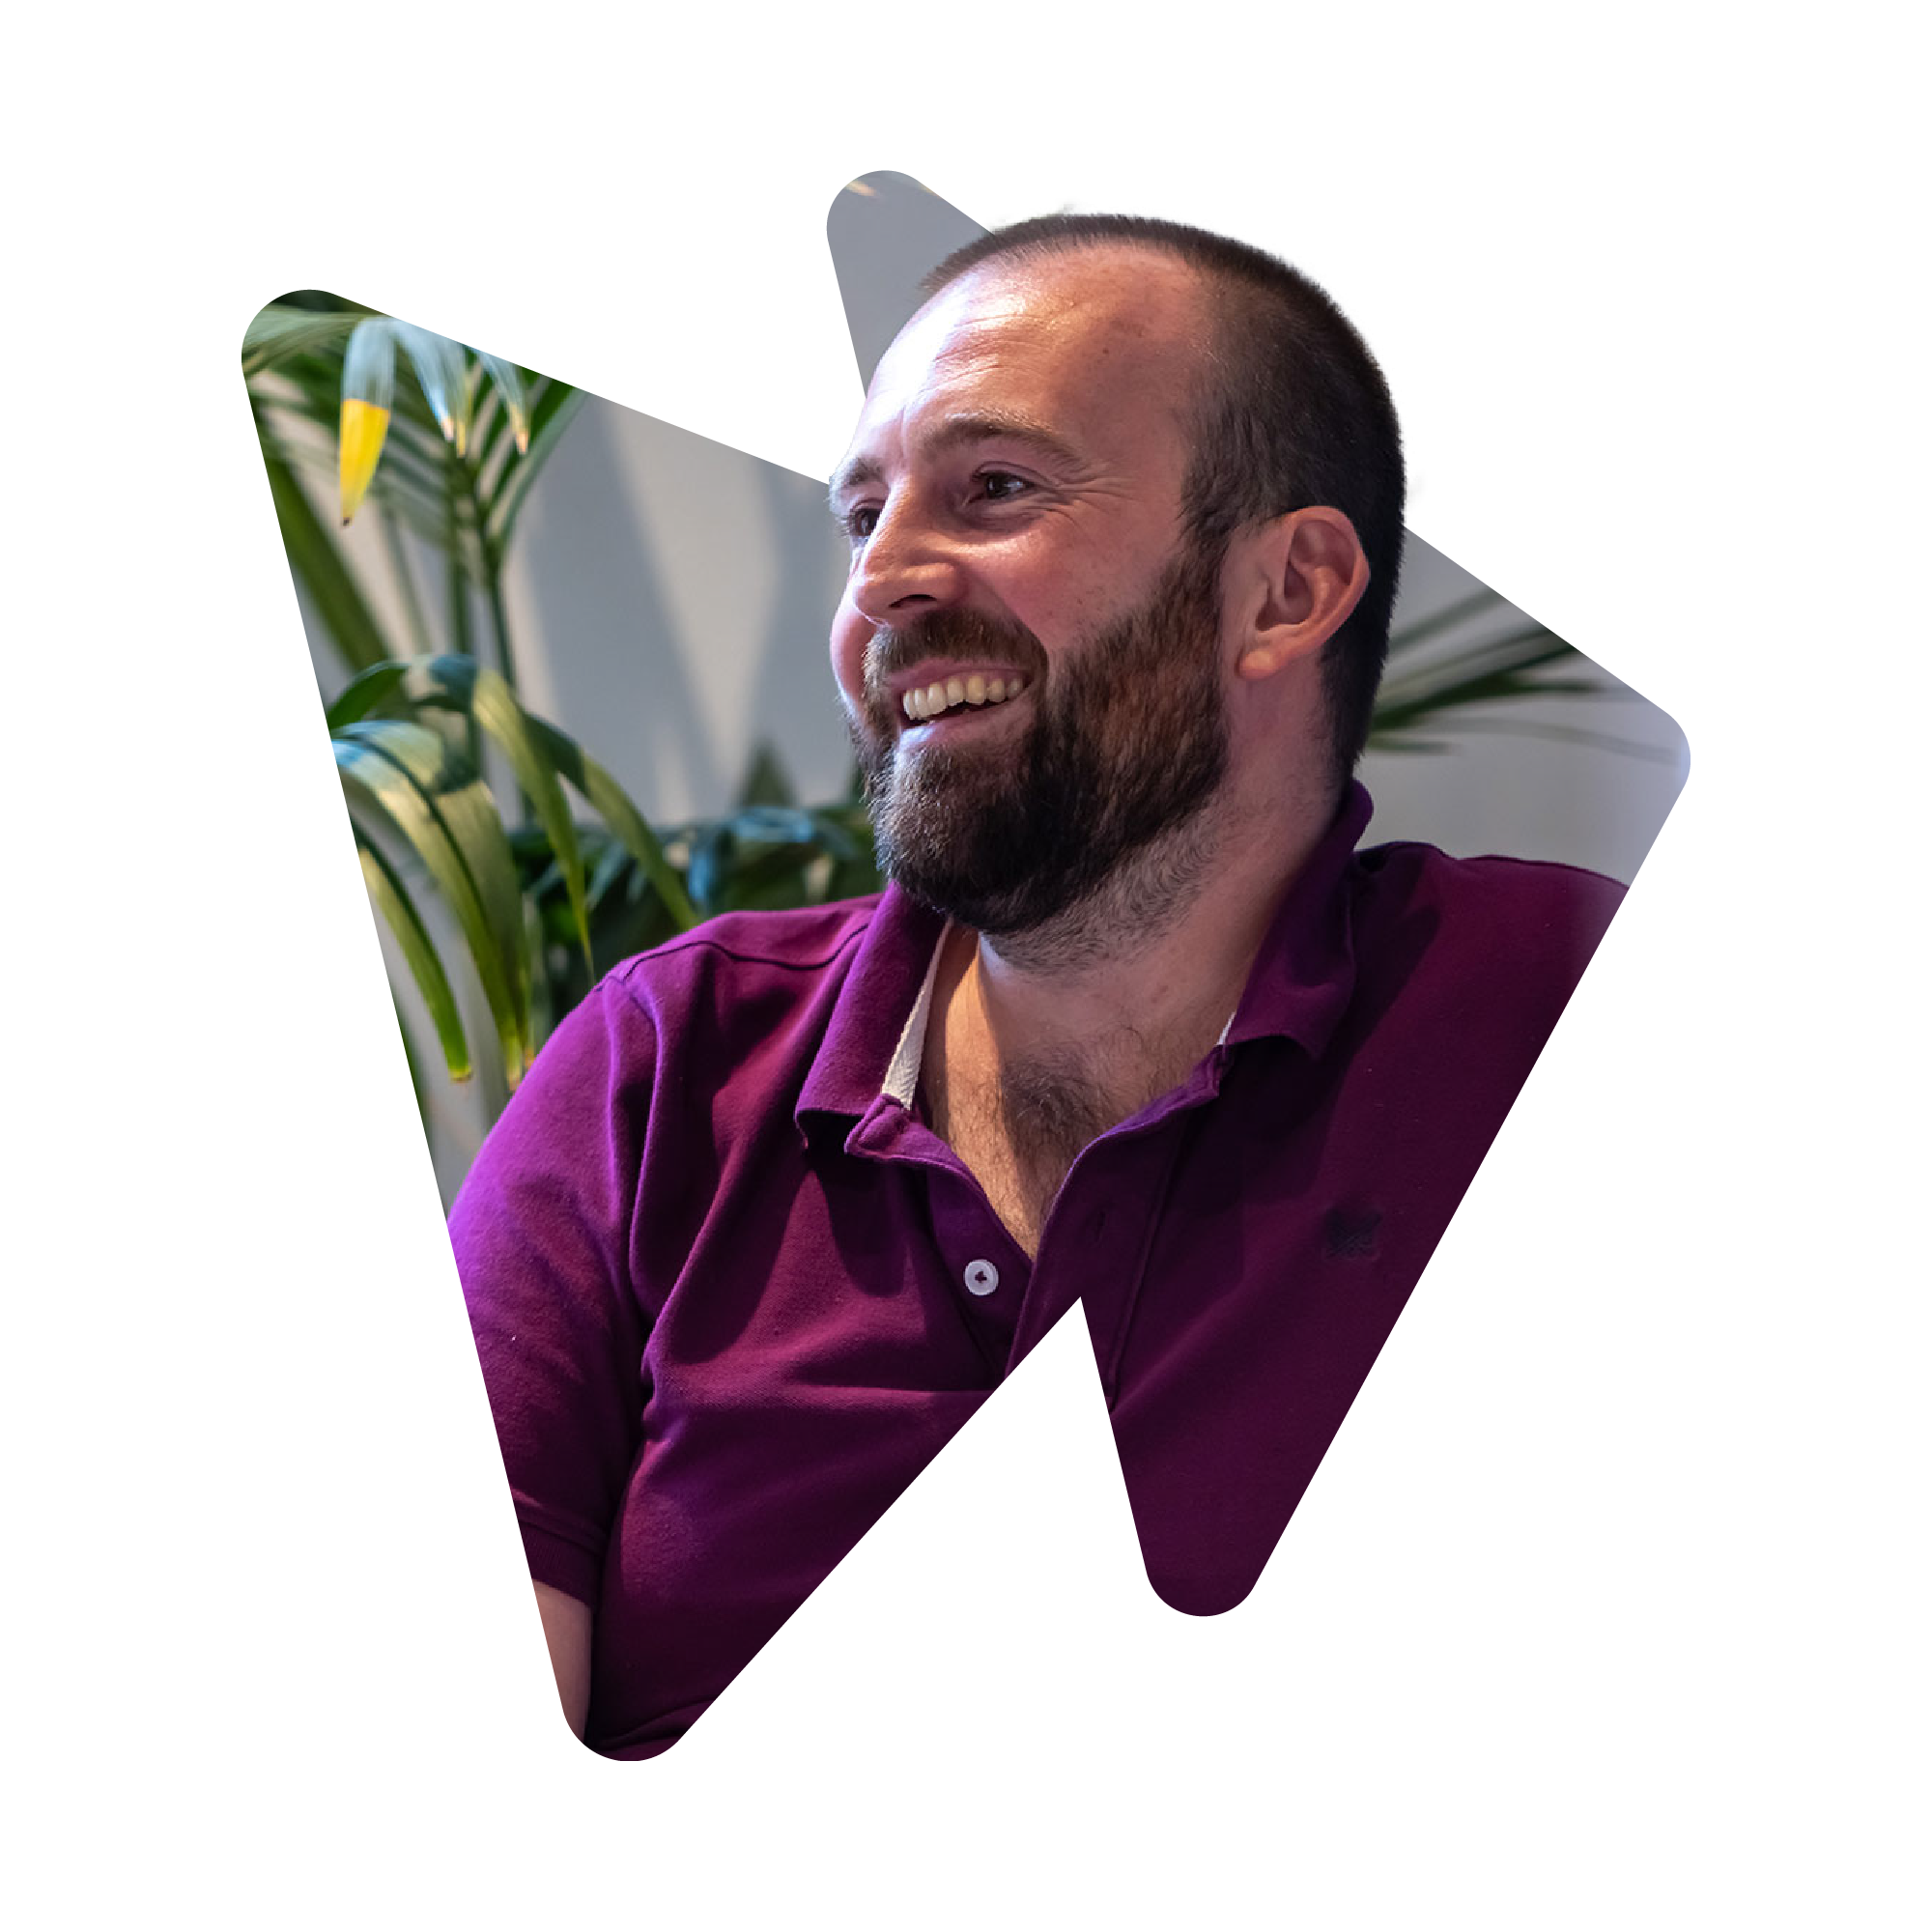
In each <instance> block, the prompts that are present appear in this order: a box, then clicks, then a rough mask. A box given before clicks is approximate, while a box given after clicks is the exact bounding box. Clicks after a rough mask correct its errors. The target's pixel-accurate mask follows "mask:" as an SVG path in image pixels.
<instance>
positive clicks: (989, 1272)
mask: <svg viewBox="0 0 1932 1932" xmlns="http://www.w3.org/2000/svg"><path fill="white" fill-rule="evenodd" d="M999 1285H1000V1271H999V1269H998V1268H996V1267H995V1266H994V1265H993V1264H992V1263H991V1262H968V1263H967V1264H966V1293H968V1294H991V1293H992V1292H993V1291H994V1290H995V1289H996V1288H998V1287H999Z"/></svg>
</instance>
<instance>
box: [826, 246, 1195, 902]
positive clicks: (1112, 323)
mask: <svg viewBox="0 0 1932 1932" xmlns="http://www.w3.org/2000/svg"><path fill="white" fill-rule="evenodd" d="M1206 327H1207V324H1206V320H1205V317H1204V316H1203V313H1202V310H1201V306H1200V302H1199V298H1198V296H1197V293H1196V289H1195V285H1194V283H1193V281H1192V278H1191V276H1190V275H1189V274H1188V272H1187V271H1186V270H1184V269H1182V268H1180V267H1179V265H1177V264H1172V263H1169V262H1167V261H1166V260H1164V259H1163V258H1161V257H1159V256H1154V255H1149V254H1147V253H1145V252H1142V251H1130V250H1120V251H1116V250H1097V249H1096V250H1093V251H1083V252H1081V253H1078V254H1074V255H1071V256H1068V257H1064V258H1061V259H1059V260H1056V261H1053V262H1049V263H1045V264H1041V265H1035V266H1033V267H1030V268H1024V269H1022V268H1015V267H1013V266H1010V265H1005V264H999V263H995V264H990V265H988V266H987V267H986V268H984V269H982V270H978V271H976V272H974V273H972V274H969V275H968V276H966V277H964V278H962V280H961V281H959V282H957V283H954V284H953V285H952V287H951V288H949V289H947V290H945V291H943V292H942V294H941V295H940V297H939V298H936V299H935V300H934V301H933V302H932V303H930V304H928V306H927V307H926V308H925V309H924V310H923V311H922V312H921V313H920V315H919V316H917V317H915V318H914V320H913V321H912V323H911V324H909V325H908V326H907V327H906V329H905V331H904V332H903V333H902V334H901V335H900V336H899V338H898V340H897V342H895V344H894V346H893V348H892V349H891V350H890V351H889V352H888V354H887V355H886V357H885V359H884V360H883V361H882V362H881V364H880V365H879V370H878V373H877V375H876V377H875V378H874V380H873V384H872V387H871V390H870V393H869V394H868V395H867V401H866V407H865V411H864V412H863V413H862V415H861V417H860V421H859V427H858V430H857V432H856V434H855V435H854V438H853V441H852V446H851V449H850V451H849V452H848V455H847V458H846V461H845V463H844V464H843V465H842V466H841V469H840V471H839V474H838V478H837V479H836V480H835V485H834V509H835V511H836V512H837V513H838V515H839V516H840V518H841V520H842V521H843V522H844V524H845V526H846V528H847V531H848V533H849V535H850V537H851V541H852V559H853V560H852V572H851V576H850V579H849V581H848V583H847V586H846V591H845V596H844V598H843V600H842V601H841V603H840V605H839V609H838V615H837V617H836V619H835V621H834V628H833V634H832V655H833V664H834V668H835V669H836V671H837V673H838V684H839V689H840V692H841V694H842V696H843V697H844V700H845V706H846V713H847V719H848V723H849V724H850V725H851V728H852V735H853V739H854V743H855V745H856V746H857V748H858V751H859V754H860V758H861V761H862V764H863V765H864V767H865V769H866V773H867V782H868V787H869V795H870V797H871V800H872V808H873V816H874V820H875V823H876V825H877V828H878V832H879V841H880V849H881V856H882V859H883V860H884V862H885V864H886V867H887V869H888V871H890V872H891V873H892V875H893V876H894V877H895V878H897V879H898V880H899V881H900V882H901V884H903V885H904V886H906V887H907V888H908V889H909V890H911V891H912V892H914V893H915V894H916V895H919V896H920V897H922V898H924V899H926V900H928V901H929V902H930V903H932V904H935V905H938V906H940V907H942V908H943V909H945V910H946V911H948V912H950V913H952V915H953V916H954V917H955V918H958V919H960V920H962V921H964V922H965V923H968V924H970V925H973V926H976V927H978V928H979V929H980V930H981V931H987V932H994V933H1002V932H1018V931H1025V930H1028V929H1030V928H1032V927H1034V926H1037V925H1038V924H1040V923H1044V922H1045V921H1047V920H1050V919H1052V918H1053V917H1054V916H1055V915H1056V914H1057V913H1059V912H1060V911H1062V910H1064V909H1065V908H1066V907H1068V906H1070V905H1072V904H1074V903H1076V902H1077V901H1078V900H1079V899H1081V898H1082V897H1084V896H1085V895H1087V894H1088V893H1090V892H1091V891H1092V890H1093V889H1094V887H1095V886H1097V885H1098V884H1099V883H1100V882H1101V881H1102V880H1104V879H1105V878H1106V877H1107V876H1108V875H1109V874H1110V873H1112V872H1113V871H1114V870H1115V868H1116V867H1118V866H1119V864H1120V862H1121V861H1122V859H1124V858H1125V857H1127V856H1128V855H1129V854H1130V853H1132V852H1134V851H1137V850H1139V849H1141V848H1142V847H1144V846H1145V845H1147V844H1148V843H1149V842H1150V841H1151V840H1152V839H1154V838H1157V837H1158V836H1159V835H1160V834H1162V833H1164V832H1167V831H1169V830H1171V829H1172V828H1174V827H1177V826H1179V825H1180V824H1183V823H1185V822H1186V821H1187V820H1188V819H1189V818H1191V817H1192V816H1193V815H1194V814H1195V813H1196V812H1197V811H1198V810H1199V809H1200V808H1201V807H1202V806H1203V805H1204V804H1205V803H1206V802H1207V800H1208V798H1210V797H1211V796H1212V795H1213V793H1214V792H1215V790H1216V788H1217V787H1218V786H1219V784H1220V782H1221V781H1222V778H1223V775H1224V773H1225V770H1226V763H1227V725H1226V698H1225V691H1224V678H1223V668H1222V666H1221V662H1220V655H1221V654H1220V650H1219V636H1218V627H1217V623H1216V617H1217V610H1218V601H1219V600H1218V572H1217V570H1216V568H1215V567H1214V565H1213V563H1212V562H1211V560H1207V559H1202V558H1200V557H1198V556H1196V555H1195V554H1193V553H1192V550H1191V548H1190V547H1189V546H1188V545H1186V544H1185V543H1184V541H1183V538H1182V525H1181V519H1180V490H1181V482H1182V479H1183V476H1184V474H1185V471H1186V468H1187V460H1188V454H1189V447H1188V439H1187V433H1186V430H1185V427H1184V424H1185V421H1186V418H1187V414H1188V412H1189V409H1190V405H1191V404H1192V401H1193V397H1194V386H1193V385H1194V383H1195V381H1196V369H1197V367H1198V356H1199V350H1200V346H1201V343H1202V339H1203V336H1204V335H1205V332H1206ZM962 698H963V700H964V701H963V702H962V701H960V700H961V699H962Z"/></svg>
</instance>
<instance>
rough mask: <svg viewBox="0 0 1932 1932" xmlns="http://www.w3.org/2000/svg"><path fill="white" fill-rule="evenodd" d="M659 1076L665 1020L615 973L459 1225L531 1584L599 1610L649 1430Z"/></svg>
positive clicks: (540, 1066)
mask: <svg viewBox="0 0 1932 1932" xmlns="http://www.w3.org/2000/svg"><path fill="white" fill-rule="evenodd" d="M655 1065H656V1045H655V1031H654V1028H653V1026H652V1023H651V1020H650V1016H649V1015H648V1014H647V1013H646V1012H645V1011H644V1010H643V1009H642V1008H641V1007H640V1006H639V1003H638V1001H637V1000H636V999H635V998H634V997H633V995H632V994H631V993H630V992H629V991H628V989H627V988H626V986H625V985H624V984H623V982H622V981H621V980H619V979H617V978H615V977H614V976H613V977H611V978H607V979H606V980H603V981H601V982H600V983H599V984H598V985H597V986H596V987H594V988H593V989H592V990H591V992H590V993H589V994H588V995H586V996H585V998H584V999H583V1000H582V1002H581V1003H580V1004H579V1005H578V1006H577V1007H575V1008H574V1009H572V1010H571V1011H570V1012H569V1013H568V1014H567V1015H566V1016H565V1018H564V1020H563V1022H562V1023H561V1025H559V1026H558V1028H557V1029H556V1031H555V1032H554V1034H553V1035H552V1036H551V1037H550V1038H549V1039H548V1040H547V1041H546V1042H545V1043H544V1046H543V1049H542V1050H541V1052H539V1053H538V1055H537V1057H536V1061H535V1063H534V1065H532V1066H531V1067H530V1070H529V1072H528V1073H527V1074H526V1076H525V1079H524V1082H523V1085H522V1086H521V1087H520V1088H519V1089H518V1091H517V1092H516V1094H514V1095H512V1097H511V1099H510V1103H509V1105H508V1106H507V1107H506V1108H505V1109H504V1112H503V1115H502V1118H501V1119H500V1120H499V1121H498V1122H497V1124H496V1126H495V1127H494V1128H493V1129H492V1130H491V1132H490V1135H489V1137H488V1138H487V1139H486V1140H485V1142H484V1144H483V1147H482V1149H481V1151H479V1152H478V1154H477V1156H476V1159H475V1162H474V1163H473V1164H472V1166H471V1168H470V1170H469V1175H468V1177H467V1178H466V1179H465V1181H464V1183H463V1187H462V1190H461V1192H460V1193H459V1194H458V1196H457V1199H456V1204H455V1206H454V1207H453V1208H451V1210H450V1216H449V1232H450V1238H451V1241H452V1242H453V1244H454V1246H455V1249H456V1268H457V1274H458V1277H459V1278H460V1280H461V1282H462V1284H463V1293H464V1299H465V1300H466V1302H467V1303H468V1305H469V1320H470V1324H471V1326H472V1328H473V1329H474V1331H475V1336H476V1348H477V1352H478V1355H479V1356H480V1358H481V1361H482V1367H483V1379H484V1383H485V1385H486V1387H487V1388H488V1391H489V1397H490V1406H491V1409H492V1412H493V1413H494V1415H495V1417H496V1423H497V1438H498V1440H499V1442H500V1443H501V1445H502V1451H503V1462H504V1466H505V1468H506V1470H507V1472H508V1475H509V1479H510V1492H511V1495H512V1497H513V1498H514V1501H515V1505H516V1512H517V1520H518V1521H519V1523H520V1524H521V1525H522V1528H523V1534H524V1545H525V1549H526V1554H527V1556H528V1559H529V1565H530V1574H531V1576H532V1577H533V1578H534V1579H535V1580H536V1581H538V1582H540V1583H548V1584H550V1585H552V1586H553V1587H554V1588H556V1589H559V1590H562V1591H564V1592H565V1593H566V1594H567V1595H569V1596H572V1597H575V1598H577V1599H578V1600H579V1601H580V1602H582V1603H586V1604H591V1605H595V1603H596V1602H597V1598H598V1593H599V1587H600V1581H601V1577H602V1573H603V1564H604V1553H605V1550H606V1549H607V1548H608V1547H609V1545H610V1541H611V1530H612V1526H613V1524H614V1523H615V1521H616V1518H617V1514H618V1512H619V1510H620V1509H621V1508H622V1505H623V1498H624V1491H625V1486H626V1484H627V1482H628V1480H629V1475H630V1470H631V1467H632V1464H633V1463H634V1462H635V1460H636V1457H637V1453H638V1446H639V1435H640V1433H641V1428H642V1412H643V1386H642V1375H643V1369H642V1357H643V1349H644V1343H645V1341H646V1339H647V1334H648V1325H649V1324H648V1321H647V1320H646V1318H645V1316H644V1313H643V1311H642V1309H641V1307H640V1306H639V1302H638V1300H637V1297H636V1295H635V1293H634V1292H633V1288H632V1282H631V1272H632V1270H631V1265H630V1251H631V1230H632V1220H633V1215H634V1210H635V1204H636V1200H637V1193H638V1167H639V1159H640V1150H641V1148H642V1145H643V1137H644V1129H645V1125H646V1122H647V1119H648V1110H649V1102H650V1093H651V1084H652V1080H653V1077H654V1072H655Z"/></svg>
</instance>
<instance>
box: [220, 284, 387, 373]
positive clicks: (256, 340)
mask: <svg viewBox="0 0 1932 1932" xmlns="http://www.w3.org/2000/svg"><path fill="white" fill-rule="evenodd" d="M364 313H366V311H362V310H355V311H349V310H342V309H336V310H327V309H312V308H294V307H290V306H287V305H285V304H284V303H281V302H270V303H269V305H268V306H267V307H266V308H264V309H263V310H262V311H261V312H260V313H259V314H258V315H257V316H256V317H255V319H254V321H253V322H251V323H250V324H249V325H248V327H246V328H245V329H244V330H243V331H242V334H241V373H242V375H243V376H259V375H260V374H261V373H262V372H263V371H264V370H265V369H272V368H274V367H276V365H277V364H279V363H281V362H285V361H287V360H289V359H290V358H291V357H293V356H297V355H314V354H315V353H316V352H317V351H319V350H328V349H335V348H339V347H340V346H341V345H342V344H343V343H345V342H347V341H348V340H349V337H350V335H351V333H352V332H353V330H354V329H355V325H356V324H357V323H358V322H360V321H361V320H362V318H363V315H364Z"/></svg>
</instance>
